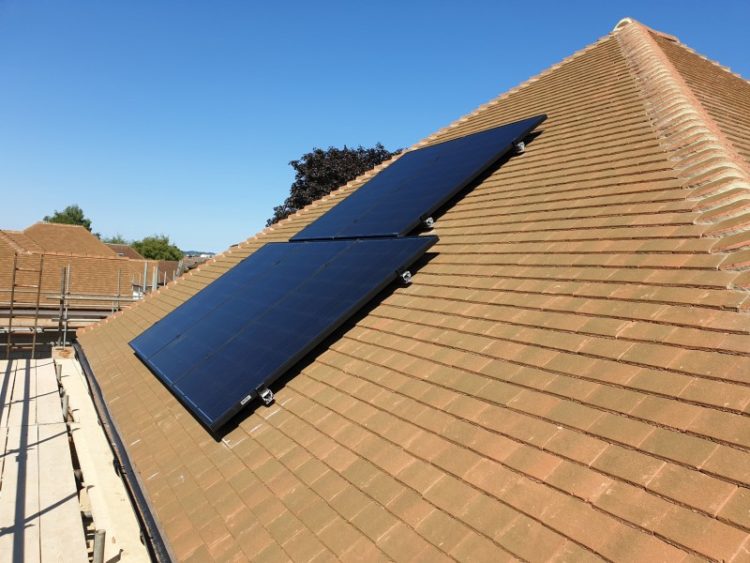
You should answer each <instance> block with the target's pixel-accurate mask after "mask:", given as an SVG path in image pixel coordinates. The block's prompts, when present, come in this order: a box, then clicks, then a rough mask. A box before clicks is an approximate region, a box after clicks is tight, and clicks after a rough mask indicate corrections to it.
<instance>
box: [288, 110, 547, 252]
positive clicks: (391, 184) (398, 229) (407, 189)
mask: <svg viewBox="0 0 750 563" xmlns="http://www.w3.org/2000/svg"><path fill="white" fill-rule="evenodd" d="M546 118H547V116H546V115H537V116H536V117H530V118H528V119H524V120H521V121H517V122H515V123H509V124H507V125H503V126H501V127H495V128H494V129H488V130H486V131H481V132H479V133H475V134H473V135H469V136H466V137H461V138H458V139H453V140H451V141H446V142H444V143H439V144H436V145H431V146H428V147H425V148H423V149H419V150H415V151H411V152H408V153H406V154H404V155H403V156H402V157H401V158H399V159H398V160H397V161H396V162H394V163H393V164H391V165H390V166H388V167H387V168H385V169H384V170H383V171H381V172H380V173H378V174H377V175H376V176H375V177H374V178H373V179H372V180H370V181H369V182H367V183H366V184H365V185H363V186H362V187H360V188H359V189H358V190H357V191H355V192H354V193H353V194H352V195H350V196H349V197H347V198H346V199H344V200H343V201H341V202H340V203H339V204H338V205H336V206H335V207H334V208H333V209H331V210H330V211H328V212H327V213H326V214H325V215H323V216H322V217H320V218H319V219H318V220H316V221H315V222H313V223H312V224H310V225H309V226H307V227H306V228H305V229H303V230H302V231H300V232H299V233H297V234H296V235H295V236H293V237H292V238H291V239H289V240H291V241H304V240H334V239H346V238H371V237H394V236H395V237H401V236H404V235H406V234H408V233H410V232H411V231H412V230H414V229H415V228H416V227H418V226H419V225H420V224H421V223H422V222H423V221H424V220H425V219H427V218H428V217H431V216H432V214H433V213H434V212H435V211H437V210H438V209H439V208H440V207H441V206H443V205H444V204H445V203H446V202H448V201H449V200H450V199H451V198H452V197H454V196H455V195H456V194H458V193H459V192H460V191H461V190H463V189H464V188H465V187H466V186H468V185H469V184H470V183H471V182H472V181H473V180H475V179H476V178H477V177H479V176H480V175H481V174H482V173H484V172H485V171H486V170H487V169H488V168H490V167H492V166H493V165H494V164H497V163H498V161H499V160H500V159H501V158H502V157H503V156H504V155H505V154H506V153H507V152H508V151H510V150H511V149H512V148H513V147H514V146H515V145H516V144H517V143H518V142H519V141H521V140H523V139H524V137H526V136H527V135H528V134H529V133H531V132H532V131H533V130H534V128H536V127H537V126H538V125H539V124H540V123H542V122H543V121H544V120H545V119H546Z"/></svg>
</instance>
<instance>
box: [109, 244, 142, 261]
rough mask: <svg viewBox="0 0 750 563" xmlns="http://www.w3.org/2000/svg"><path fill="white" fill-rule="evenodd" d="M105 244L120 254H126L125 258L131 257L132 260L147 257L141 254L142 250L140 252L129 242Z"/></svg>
mask: <svg viewBox="0 0 750 563" xmlns="http://www.w3.org/2000/svg"><path fill="white" fill-rule="evenodd" d="M105 244H106V245H107V246H108V247H109V248H111V249H112V250H113V251H114V252H115V254H117V255H118V256H124V257H125V258H130V259H131V260H145V258H144V257H143V256H141V254H140V252H138V251H137V250H136V249H135V248H133V247H132V246H130V245H129V244H115V243H113V242H108V243H105Z"/></svg>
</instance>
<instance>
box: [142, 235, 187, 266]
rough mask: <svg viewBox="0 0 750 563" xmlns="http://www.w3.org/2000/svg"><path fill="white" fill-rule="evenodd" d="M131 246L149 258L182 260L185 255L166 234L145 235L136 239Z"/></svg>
mask: <svg viewBox="0 0 750 563" xmlns="http://www.w3.org/2000/svg"><path fill="white" fill-rule="evenodd" d="M131 246H132V247H133V248H135V249H136V250H137V251H138V252H139V253H140V254H141V256H143V257H144V258H148V259H149V260H181V259H182V257H183V256H184V254H183V252H182V250H180V249H179V248H177V247H176V246H175V245H174V244H172V243H171V242H170V241H169V237H168V236H166V235H152V236H150V237H145V238H144V239H143V240H137V241H134V242H133V244H132V245H131Z"/></svg>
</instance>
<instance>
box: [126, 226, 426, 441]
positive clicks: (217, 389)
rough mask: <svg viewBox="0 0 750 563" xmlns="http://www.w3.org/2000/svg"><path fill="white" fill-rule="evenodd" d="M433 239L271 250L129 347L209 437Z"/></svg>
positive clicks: (284, 245) (235, 270)
mask: <svg viewBox="0 0 750 563" xmlns="http://www.w3.org/2000/svg"><path fill="white" fill-rule="evenodd" d="M436 241H437V237H434V236H428V237H407V238H397V239H369V240H345V241H325V242H320V241H313V242H300V243H269V244H267V245H265V246H263V247H262V248H260V249H259V250H257V251H256V252H255V253H253V254H251V255H250V256H249V257H248V258H246V259H245V260H243V261H242V262H240V263H239V264H238V265H237V266H235V267H234V268H232V269H231V270H229V271H228V272H226V273H225V274H224V275H222V276H221V277H220V278H218V279H217V280H216V281H215V282H213V283H212V284H210V285H208V286H207V287H206V288H204V289H203V290H202V291H200V292H199V293H197V294H196V295H195V296H194V297H192V298H191V299H189V300H188V301H186V302H185V303H183V304H182V305H180V306H179V307H178V308H177V309H175V310H174V311H173V312H172V313H170V314H169V315H167V316H166V317H164V318H163V319H162V320H161V321H159V322H157V323H156V324H154V325H153V326H152V327H151V328H149V329H147V330H146V331H144V332H143V333H142V334H140V335H139V336H138V337H136V338H135V339H134V340H132V341H131V343H130V345H131V347H132V348H133V349H134V350H135V352H136V354H137V355H138V357H139V358H141V360H142V361H144V362H145V363H146V364H147V365H148V366H149V367H150V368H151V370H152V371H153V372H154V373H155V374H156V375H157V376H158V377H159V378H160V379H161V380H162V381H163V382H164V383H165V384H166V385H167V386H168V387H169V388H170V389H171V390H172V392H173V393H174V394H175V395H176V396H177V397H178V398H180V400H182V401H183V403H184V404H185V405H186V406H188V408H189V409H190V410H191V411H192V412H193V414H194V415H195V416H196V417H197V418H198V419H200V420H201V421H202V422H203V423H204V424H205V425H206V426H208V427H209V428H211V429H212V430H216V429H218V428H219V427H220V426H221V425H222V424H224V423H225V422H226V421H227V420H228V419H229V418H230V417H231V416H233V415H234V414H235V413H236V412H237V411H238V410H239V409H240V408H241V406H242V404H243V400H245V399H246V398H247V397H252V396H255V395H256V394H257V391H258V389H260V388H262V387H265V386H267V385H269V384H270V383H271V382H272V381H274V380H275V379H277V378H278V377H280V376H281V375H283V374H284V372H286V371H287V370H288V369H289V368H290V367H292V366H293V365H294V364H295V363H296V362H297V361H299V360H300V359H301V358H302V357H303V356H304V355H305V354H307V353H308V352H309V351H310V350H311V349H312V348H313V347H314V346H316V345H317V344H318V343H319V342H320V341H321V340H323V339H324V338H326V337H327V336H328V335H330V334H331V333H332V332H333V331H334V330H335V329H336V328H338V327H339V326H340V325H341V324H342V323H343V322H344V321H346V320H347V319H348V318H349V317H351V315H352V314H354V313H355V312H356V311H357V310H358V309H360V308H361V307H362V306H363V305H364V304H365V303H367V302H368V301H370V300H371V299H372V298H373V297H374V296H375V295H376V294H377V293H378V292H380V291H381V290H382V289H383V288H384V287H385V286H387V285H388V284H389V283H391V282H392V281H393V280H394V279H396V277H397V276H398V274H399V272H400V271H402V270H403V269H405V268H407V267H408V266H409V265H410V264H412V263H413V262H414V261H415V260H416V259H417V258H419V257H420V256H422V255H423V254H424V253H425V252H426V251H427V249H428V248H429V247H430V246H432V245H433V244H434V243H435V242H436Z"/></svg>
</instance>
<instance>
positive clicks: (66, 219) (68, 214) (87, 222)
mask: <svg viewBox="0 0 750 563" xmlns="http://www.w3.org/2000/svg"><path fill="white" fill-rule="evenodd" d="M44 220H45V221H47V222H48V223H64V224H66V225H80V226H81V227H85V229H86V230H87V231H89V232H90V231H91V219H89V218H87V217H86V215H84V213H83V209H81V208H80V207H79V206H78V205H76V204H73V205H68V207H66V208H65V209H63V210H62V211H57V210H55V212H54V213H53V214H52V215H46V216H45V217H44Z"/></svg>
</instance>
